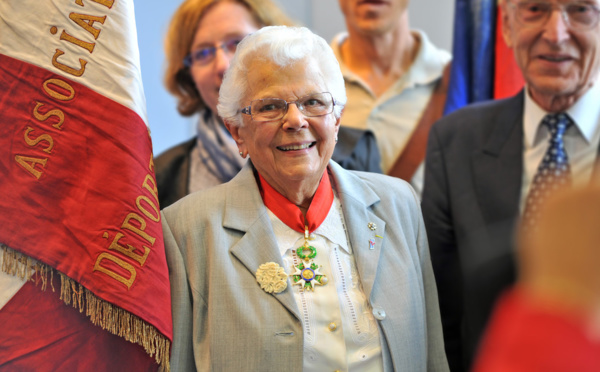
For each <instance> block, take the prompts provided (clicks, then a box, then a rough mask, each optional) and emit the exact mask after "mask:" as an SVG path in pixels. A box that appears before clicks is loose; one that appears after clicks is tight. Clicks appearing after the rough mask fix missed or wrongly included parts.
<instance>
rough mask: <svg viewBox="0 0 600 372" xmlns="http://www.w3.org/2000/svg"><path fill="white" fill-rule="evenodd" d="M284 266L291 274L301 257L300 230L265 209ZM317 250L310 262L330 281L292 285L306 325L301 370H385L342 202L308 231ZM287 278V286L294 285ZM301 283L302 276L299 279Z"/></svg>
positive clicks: (375, 326)
mask: <svg viewBox="0 0 600 372" xmlns="http://www.w3.org/2000/svg"><path fill="white" fill-rule="evenodd" d="M269 217H270V219H271V223H272V225H273V230H274V232H275V237H276V240H277V243H278V245H279V249H280V251H281V255H282V258H283V262H284V266H285V267H284V269H285V270H286V272H287V273H288V275H291V274H292V273H293V272H294V271H296V269H295V268H294V266H296V265H299V264H300V263H301V262H302V260H301V259H300V258H298V256H297V255H296V248H298V247H301V246H302V245H303V244H304V234H303V233H300V232H297V231H294V230H292V229H291V228H290V227H288V226H287V225H286V224H284V223H283V222H282V221H281V220H280V219H279V218H277V216H275V215H274V214H273V213H272V212H271V211H269ZM310 238H311V240H310V245H312V246H313V247H315V248H316V249H317V256H316V257H315V258H314V262H315V263H316V264H317V265H319V266H321V268H320V272H321V273H322V274H324V275H326V277H327V279H328V283H327V284H326V285H324V286H320V285H316V286H315V289H314V291H308V290H304V289H303V288H302V286H301V285H298V284H296V285H292V286H291V288H290V289H291V290H292V291H293V294H294V298H295V299H296V304H297V305H298V309H299V310H300V314H302V319H301V320H302V326H303V329H304V365H303V370H304V371H332V372H333V371H361V372H362V371H365V372H368V371H383V358H382V354H381V352H382V351H381V343H380V340H379V337H380V336H379V332H380V331H379V328H378V325H377V322H376V321H375V319H374V318H373V315H372V309H371V306H370V304H369V303H368V301H367V298H366V297H365V294H364V292H363V289H362V285H361V283H360V278H359V275H358V270H357V268H356V262H355V260H354V254H353V253H352V248H351V247H350V244H349V240H348V237H347V234H346V229H345V224H344V218H343V215H342V208H341V204H340V201H339V199H338V197H337V195H335V197H334V202H333V204H332V206H331V209H330V210H329V213H328V215H327V217H326V219H325V221H323V223H322V224H321V226H319V227H318V228H317V230H316V231H314V232H313V233H312V234H311V236H310ZM293 283H294V281H293V280H292V279H291V277H290V280H289V282H288V285H290V284H293ZM300 283H302V281H300Z"/></svg>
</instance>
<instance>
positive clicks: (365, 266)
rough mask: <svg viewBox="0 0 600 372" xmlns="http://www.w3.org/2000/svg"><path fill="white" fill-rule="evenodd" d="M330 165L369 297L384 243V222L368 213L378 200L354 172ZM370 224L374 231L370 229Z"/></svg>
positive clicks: (362, 279)
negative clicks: (342, 170) (371, 242)
mask: <svg viewBox="0 0 600 372" xmlns="http://www.w3.org/2000/svg"><path fill="white" fill-rule="evenodd" d="M329 167H330V169H331V170H332V173H333V176H334V187H335V188H336V190H337V191H338V196H339V198H340V202H341V204H342V211H343V213H344V220H345V222H346V226H347V232H348V238H349V239H350V245H351V246H352V252H353V254H354V258H355V261H356V266H357V268H358V273H359V275H360V281H361V284H362V286H363V290H364V292H365V295H366V297H367V299H370V297H371V292H372V290H373V285H374V283H375V280H376V274H377V266H378V265H379V256H380V254H381V250H382V248H383V245H384V243H385V229H386V224H385V221H384V220H382V219H380V218H379V217H378V216H376V215H375V214H374V213H373V212H371V206H372V205H373V204H376V203H378V202H379V200H380V199H379V197H378V196H377V194H375V193H374V192H373V190H371V189H370V188H369V187H368V186H367V185H366V184H365V183H364V182H362V181H361V180H360V179H359V178H358V177H357V176H355V175H354V174H352V173H349V172H341V167H340V166H339V165H337V164H336V163H333V162H330V163H329ZM370 223H372V224H373V225H370ZM370 226H372V227H370ZM373 227H374V228H375V230H372V228H373ZM375 235H379V236H381V238H379V237H376V236H375ZM371 240H372V241H373V243H374V244H373V246H372V247H370V243H369V241H371Z"/></svg>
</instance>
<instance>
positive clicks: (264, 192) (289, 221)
mask: <svg viewBox="0 0 600 372" xmlns="http://www.w3.org/2000/svg"><path fill="white" fill-rule="evenodd" d="M258 177H259V180H260V186H261V190H260V195H261V196H262V199H263V202H264V203H265V206H266V207H267V208H269V210H270V211H271V212H273V214H275V215H276V216H277V218H279V219H280V220H281V221H282V222H283V223H285V224H286V225H287V226H289V227H290V228H291V229H293V230H295V231H298V232H301V233H303V232H304V227H305V226H308V232H309V233H312V232H313V231H315V230H316V229H317V228H318V227H319V226H320V225H321V223H323V221H325V218H326V217H327V214H328V213H329V210H330V209H331V205H332V204H333V189H332V188H331V182H330V181H329V175H328V174H327V170H325V172H324V173H323V177H321V181H320V182H319V186H318V187H317V191H316V192H315V195H314V196H313V199H312V201H311V203H310V206H309V207H308V211H307V212H306V223H305V222H304V217H303V216H302V211H301V210H300V208H299V207H298V206H297V205H295V204H293V203H292V202H290V201H289V200H288V199H287V198H286V197H285V196H283V195H281V194H280V193H279V192H278V191H277V190H275V189H274V188H273V187H272V186H271V185H269V183H268V182H267V181H266V180H265V179H264V178H263V176H261V175H260V173H259V174H258Z"/></svg>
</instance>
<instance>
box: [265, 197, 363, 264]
mask: <svg viewBox="0 0 600 372" xmlns="http://www.w3.org/2000/svg"><path fill="white" fill-rule="evenodd" d="M267 211H268V214H269V218H270V219H271V224H272V225H273V232H274V233H275V236H276V240H277V242H278V243H279V251H280V253H281V255H282V256H284V255H285V253H286V252H287V251H288V250H289V249H296V248H298V247H299V246H301V245H302V244H303V243H304V234H301V233H299V232H297V231H294V230H292V229H291V228H290V227H288V226H287V225H286V224H285V223H283V222H282V221H281V220H280V219H279V218H278V217H277V216H276V215H275V214H274V213H273V212H271V211H270V210H268V209H267ZM342 218H343V217H342V206H341V203H340V199H339V198H338V197H337V194H336V193H334V201H333V204H332V205H331V209H330V210H329V213H328V214H327V217H326V218H325V220H324V221H323V223H322V224H321V225H320V226H319V227H318V228H317V230H315V232H314V234H316V235H319V236H322V237H324V238H325V239H327V240H328V241H329V242H330V243H332V244H335V245H338V246H339V247H340V248H341V249H343V250H344V251H346V252H347V253H349V254H350V253H352V251H351V249H350V247H349V246H348V239H347V237H346V231H345V223H344V221H343V220H342Z"/></svg>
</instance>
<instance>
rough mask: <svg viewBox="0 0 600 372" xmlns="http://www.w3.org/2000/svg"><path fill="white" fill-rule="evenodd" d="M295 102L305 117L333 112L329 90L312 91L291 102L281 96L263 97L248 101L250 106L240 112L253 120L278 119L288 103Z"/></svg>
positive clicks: (282, 114) (284, 112) (284, 111)
mask: <svg viewBox="0 0 600 372" xmlns="http://www.w3.org/2000/svg"><path fill="white" fill-rule="evenodd" d="M292 103H293V104H295V105H296V107H298V110H300V112H301V113H302V114H303V115H304V116H306V117H317V116H324V115H327V114H331V113H332V112H333V106H335V102H334V101H333V96H332V95H331V93H329V92H322V93H313V94H309V95H307V96H304V97H301V98H299V99H297V100H296V101H293V102H287V101H286V100H284V99H281V98H263V99H255V100H252V101H250V106H246V107H244V108H242V109H241V110H240V112H241V113H242V114H245V115H250V116H251V117H252V120H254V121H272V120H279V119H281V118H282V117H284V116H285V114H286V112H287V111H288V106H289V105H290V104H292Z"/></svg>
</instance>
